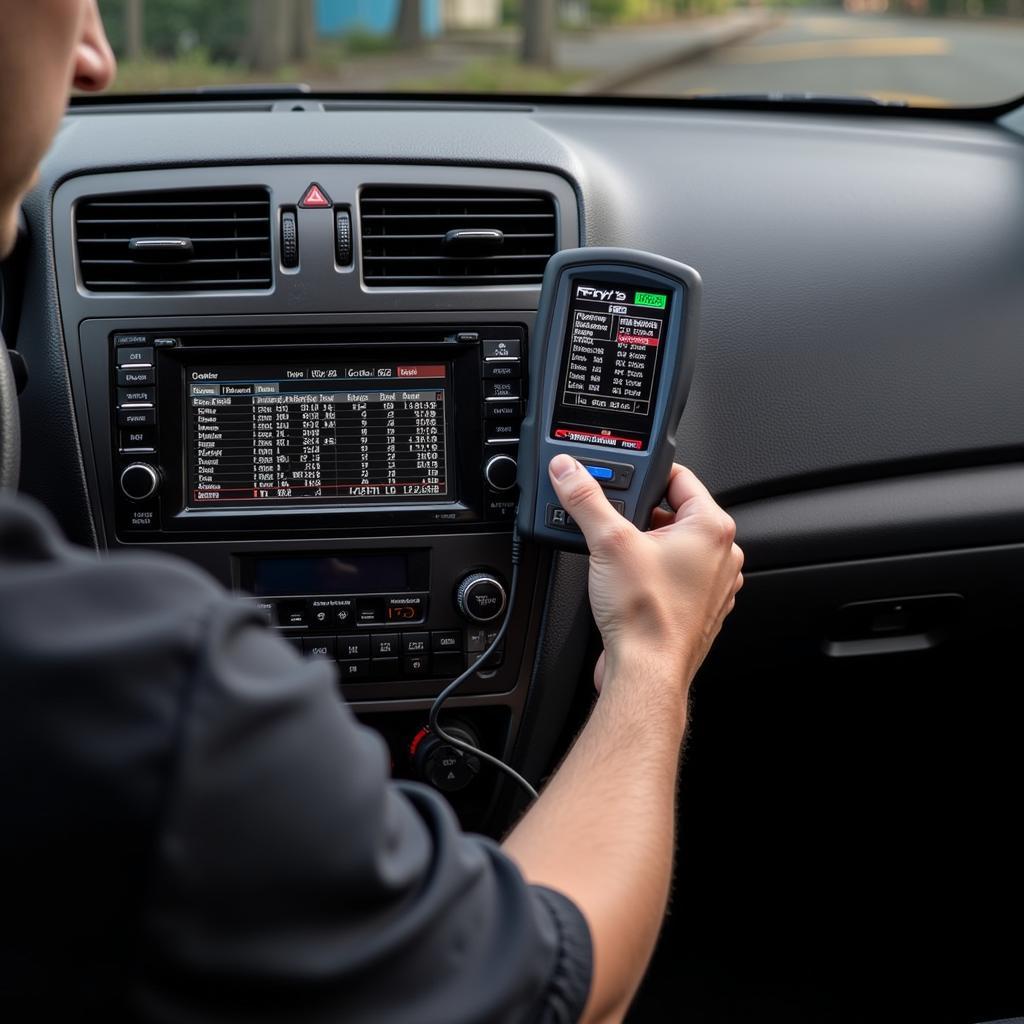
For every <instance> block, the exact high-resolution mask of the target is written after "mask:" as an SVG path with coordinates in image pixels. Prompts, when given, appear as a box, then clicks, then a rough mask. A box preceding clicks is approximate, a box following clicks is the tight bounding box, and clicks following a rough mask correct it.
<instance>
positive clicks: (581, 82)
mask: <svg viewBox="0 0 1024 1024" xmlns="http://www.w3.org/2000/svg"><path fill="white" fill-rule="evenodd" d="M100 9H101V10H102V12H103V16H104V20H105V22H106V25H107V29H108V31H109V34H110V37H111V41H112V43H113V45H114V49H115V51H116V52H117V54H118V57H119V59H120V62H121V70H120V74H119V78H118V82H117V85H116V87H115V88H116V89H117V90H118V91H120V92H133V93H134V92H154V91H160V90H166V89H192V88H197V87H205V88H218V87H219V88H230V87H232V86H239V85H246V86H254V85H260V84H263V85H278V86H279V85H284V84H298V83H301V84H305V85H308V86H309V87H310V88H311V89H313V90H314V91H338V92H347V93H366V92H371V93H391V92H430V93H439V92H444V93H498V94H500V93H546V94H574V95H584V96H586V95H593V96H600V95H612V94H615V95H630V96H641V97H642V96H658V97H665V96H667V97H702V96H742V97H747V96H764V95H765V94H769V95H770V96H777V97H782V98H802V97H805V96H807V95H811V96H815V97H825V98H833V97H843V98H846V97H856V98H867V99H873V100H878V101H882V102H887V103H906V104H910V105H913V106H933V107H941V106H964V105H966V106H985V105H990V104H996V103H1003V102H1005V101H1007V100H1010V99H1013V98H1015V97H1018V96H1020V95H1021V94H1022V93H1024V0H837V2H834V3H832V4H824V3H822V2H821V0H817V2H816V3H814V4H804V3H801V2H800V0H772V2H764V3H746V4H743V3H733V2H730V0H100Z"/></svg>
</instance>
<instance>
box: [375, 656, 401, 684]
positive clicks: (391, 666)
mask: <svg viewBox="0 0 1024 1024" xmlns="http://www.w3.org/2000/svg"><path fill="white" fill-rule="evenodd" d="M370 675H372V676H373V678H374V679H387V680H395V679H401V678H402V661H401V659H400V658H374V659H373V661H371V662H370Z"/></svg>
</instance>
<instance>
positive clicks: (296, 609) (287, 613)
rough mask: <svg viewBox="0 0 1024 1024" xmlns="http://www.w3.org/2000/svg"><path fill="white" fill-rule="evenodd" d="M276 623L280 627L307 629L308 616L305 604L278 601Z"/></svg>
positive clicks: (303, 602)
mask: <svg viewBox="0 0 1024 1024" xmlns="http://www.w3.org/2000/svg"><path fill="white" fill-rule="evenodd" d="M277 621H278V623H280V625H282V626H291V627H296V626H299V627H301V628H302V629H305V628H307V627H308V626H309V616H308V613H307V611H306V602H305V601H278V602H277Z"/></svg>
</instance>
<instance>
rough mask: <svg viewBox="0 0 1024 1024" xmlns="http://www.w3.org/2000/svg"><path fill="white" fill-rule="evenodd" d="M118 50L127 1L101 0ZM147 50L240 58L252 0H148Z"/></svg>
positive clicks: (173, 54) (167, 55)
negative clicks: (200, 53)
mask: <svg viewBox="0 0 1024 1024" xmlns="http://www.w3.org/2000/svg"><path fill="white" fill-rule="evenodd" d="M99 3H100V12H101V13H102V15H103V21H104V23H105V24H106V26H107V33H108V34H109V36H110V41H111V43H112V44H113V47H114V50H115V52H117V53H123V52H124V49H125V37H124V31H125V26H124V21H125V15H124V12H125V3H124V0H99ZM143 6H144V11H145V22H144V25H145V49H146V52H147V53H152V54H155V55H156V56H158V57H165V58H174V57H180V56H182V55H184V54H189V53H192V52H193V51H202V52H204V53H205V54H206V55H207V56H208V57H209V58H210V59H211V60H213V61H226V62H233V61H236V60H238V59H239V56H240V55H241V53H242V47H243V45H244V42H245V38H246V35H247V33H248V31H249V15H250V4H249V0H146V2H145V4H144V5H143Z"/></svg>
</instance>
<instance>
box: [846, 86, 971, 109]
mask: <svg viewBox="0 0 1024 1024" xmlns="http://www.w3.org/2000/svg"><path fill="white" fill-rule="evenodd" d="M865 95H867V96H871V97H873V98H874V99H876V100H883V101H885V102H889V101H891V100H902V101H903V102H904V103H909V104H910V105H911V106H912V107H949V106H952V104H951V103H950V101H949V100H944V99H943V98H942V97H941V96H929V95H928V94H927V93H923V92H899V91H898V90H896V91H891V90H886V89H872V90H870V91H869V92H867V93H866V94H865Z"/></svg>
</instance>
